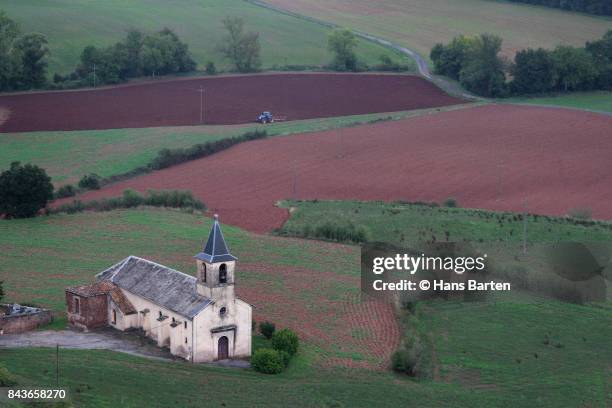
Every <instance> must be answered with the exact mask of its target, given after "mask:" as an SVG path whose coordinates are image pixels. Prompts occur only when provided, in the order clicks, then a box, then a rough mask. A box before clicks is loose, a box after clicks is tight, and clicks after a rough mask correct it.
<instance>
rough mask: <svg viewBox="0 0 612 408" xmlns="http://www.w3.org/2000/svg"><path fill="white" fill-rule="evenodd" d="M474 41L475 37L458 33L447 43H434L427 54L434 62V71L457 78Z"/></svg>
mask: <svg viewBox="0 0 612 408" xmlns="http://www.w3.org/2000/svg"><path fill="white" fill-rule="evenodd" d="M476 41H477V39H476V38H473V37H466V36H464V35H460V36H458V37H455V38H453V40H452V41H451V42H450V43H449V44H448V45H443V44H436V45H435V46H434V47H433V48H432V49H431V53H430V55H429V56H430V58H431V60H432V61H433V63H434V68H435V71H436V73H438V74H440V75H446V76H448V77H450V78H453V79H459V74H460V72H461V68H462V67H463V64H464V63H465V61H466V59H467V55H468V51H469V50H470V49H471V48H472V47H473V46H474V43H475V42H476Z"/></svg>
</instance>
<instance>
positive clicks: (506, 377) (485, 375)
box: [0, 203, 612, 408]
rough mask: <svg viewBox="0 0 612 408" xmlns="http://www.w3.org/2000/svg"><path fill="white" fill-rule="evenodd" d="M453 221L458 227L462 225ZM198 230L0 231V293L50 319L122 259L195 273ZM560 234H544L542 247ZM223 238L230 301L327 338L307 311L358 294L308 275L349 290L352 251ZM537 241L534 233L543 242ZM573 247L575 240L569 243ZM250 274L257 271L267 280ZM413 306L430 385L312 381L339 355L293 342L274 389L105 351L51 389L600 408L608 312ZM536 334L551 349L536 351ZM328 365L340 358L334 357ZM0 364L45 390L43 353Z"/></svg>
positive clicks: (47, 223)
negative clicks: (243, 297) (229, 263)
mask: <svg viewBox="0 0 612 408" xmlns="http://www.w3.org/2000/svg"><path fill="white" fill-rule="evenodd" d="M292 204H293V205H296V204H295V203H292ZM309 205H310V204H309ZM317 205H321V206H324V207H320V208H324V210H322V211H320V212H319V214H318V215H317V216H318V217H323V216H325V214H329V216H330V217H334V218H336V217H337V216H339V215H341V214H343V213H345V211H346V210H347V209H350V211H354V210H355V209H356V208H357V207H356V206H355V205H351V204H338V203H319V204H317ZM313 206H314V204H313ZM334 207H337V208H336V209H334ZM358 208H359V212H358V213H355V218H354V222H362V221H364V222H366V223H367V224H370V223H372V222H374V223H375V224H377V225H378V224H382V223H386V222H388V221H389V220H393V221H394V223H395V227H397V228H402V229H404V228H405V229H406V231H410V232H414V231H415V230H417V229H418V228H419V227H414V228H412V229H410V227H409V226H410V224H411V223H412V222H416V220H418V219H419V218H420V219H426V218H427V217H428V215H427V214H425V213H422V212H418V211H414V212H415V214H414V217H413V218H412V219H411V222H398V220H399V219H403V218H405V217H404V216H405V214H404V215H402V214H393V213H392V212H390V211H391V210H394V209H396V206H388V207H385V206H380V204H365V203H361V204H359V207H358ZM383 209H384V210H385V212H384V213H383V212H382V210H383ZM306 210H308V212H313V211H314V210H313V209H312V208H310V207H308V208H303V209H302V210H298V211H297V212H295V217H296V218H295V219H297V220H305V219H310V218H306V217H304V216H303V215H304V213H305V212H306ZM457 211H459V210H457ZM408 212H412V211H409V210H406V213H408ZM359 214H362V215H363V218H362V216H360V215H359ZM369 217H373V218H369ZM376 217H378V221H375V220H376V219H377V218H376ZM429 217H430V218H431V219H435V218H438V214H437V213H435V212H433V213H432V214H430V215H429ZM469 218H470V217H468V216H467V215H466V217H464V218H463V220H462V221H463V223H462V224H461V226H460V227H458V228H457V231H461V230H464V229H467V230H468V231H467V232H466V236H470V235H472V234H476V231H477V229H478V224H479V223H480V224H483V223H484V221H478V219H477V217H476V219H475V217H472V223H473V224H474V225H472V227H473V230H470V229H469V228H467V227H468V226H470V223H469V222H468V220H469ZM295 219H294V220H295ZM452 219H459V220H461V217H459V216H455V217H452ZM291 222H293V221H290V224H291ZM447 222H450V221H448V220H446V219H444V218H440V220H439V223H438V224H439V225H442V224H444V223H447ZM432 223H433V221H430V225H434V224H432ZM420 225H421V226H422V225H424V222H423V223H421V224H420ZM209 227H210V222H209V220H208V219H203V218H202V217H201V216H198V215H192V214H186V213H183V212H179V211H167V210H145V209H137V210H126V211H114V212H110V213H82V214H76V215H54V216H49V217H38V218H35V219H28V220H10V221H8V220H2V221H0V249H1V253H2V262H1V263H0V279H2V280H4V281H5V290H6V291H7V300H9V301H25V300H28V301H31V302H35V303H42V304H45V305H48V306H50V307H52V308H53V309H54V310H56V311H61V310H63V288H64V287H65V286H67V285H71V284H74V283H77V282H84V281H88V280H90V279H91V278H92V277H93V274H94V273H96V272H97V271H99V270H100V269H101V268H104V267H106V266H108V265H109V264H111V263H113V262H115V261H116V260H118V259H121V258H122V257H123V256H126V255H128V254H137V255H140V256H144V257H148V258H150V259H153V260H156V261H159V262H163V263H165V264H168V265H169V266H172V267H176V268H179V269H181V270H183V271H186V272H193V269H194V268H193V259H192V258H191V254H192V253H193V252H194V251H195V250H197V247H198V246H199V245H201V242H202V240H203V236H204V235H205V233H206V232H207V230H208V228H209ZM560 228H565V227H563V226H561V227H560ZM484 231H485V232H484V236H487V235H489V236H493V235H494V234H495V233H494V232H492V231H490V232H486V231H487V229H486V228H484ZM559 231H564V229H562V230H559ZM559 231H557V230H554V231H553V234H557V233H559ZM224 232H225V237H226V239H227V241H228V243H229V245H230V246H231V248H232V250H233V252H234V253H235V254H236V255H238V257H239V258H240V259H241V263H240V264H239V273H240V275H239V279H240V283H239V287H238V290H239V294H240V293H241V290H244V289H243V288H245V287H251V288H257V291H258V292H259V291H262V288H264V289H263V292H267V293H268V294H270V293H272V294H274V293H282V292H287V291H289V295H290V296H291V297H297V298H298V302H302V303H304V304H305V305H308V308H309V309H312V315H311V316H329V317H327V318H326V319H327V320H326V321H325V322H324V324H325V325H326V326H327V327H328V328H332V327H335V326H339V325H341V324H342V322H341V321H340V320H329V319H330V318H331V316H333V314H330V312H332V311H333V309H335V308H338V307H339V306H338V305H333V307H332V308H331V309H329V310H324V309H321V308H320V306H318V303H319V302H313V301H312V300H313V299H316V298H317V297H318V298H320V299H326V300H325V301H324V302H322V303H324V304H325V303H330V301H333V299H334V298H335V297H338V296H339V295H340V294H341V293H342V292H357V291H358V280H355V282H354V284H355V286H354V287H352V285H347V281H346V278H343V279H342V280H341V281H339V282H343V284H342V285H337V284H329V283H330V282H331V281H330V279H333V276H334V275H330V274H322V275H320V276H317V274H318V273H323V272H324V271H333V273H334V274H338V275H339V276H344V277H351V276H352V277H358V274H359V267H358V258H357V256H356V255H357V254H356V252H357V249H356V247H347V246H340V245H336V244H325V243H320V242H317V241H301V240H294V239H284V238H275V237H267V236H258V235H254V234H249V233H246V232H244V231H241V230H240V229H237V228H232V227H227V226H226V227H225V228H224ZM370 232H371V233H372V234H374V233H377V234H385V236H387V235H389V234H391V235H392V233H393V230H392V229H381V230H377V229H371V230H370ZM457 233H459V232H457ZM544 234H545V232H544V231H542V232H541V235H544ZM573 234H574V235H575V236H576V237H579V236H582V235H583V234H582V232H580V231H574V232H573ZM608 236H609V235H608ZM255 265H265V268H264V269H261V268H256V267H254V266H255ZM275 268H278V269H277V270H278V271H279V272H281V275H283V274H284V273H285V272H287V271H289V270H290V269H291V268H300V272H299V276H304V278H305V279H306V280H308V281H316V282H322V283H323V286H318V285H315V286H314V287H313V286H310V287H308V286H306V287H304V286H301V285H297V286H296V285H289V286H287V282H285V283H284V284H281V285H279V284H278V283H274V280H271V277H272V275H268V274H266V273H264V271H265V270H266V269H268V270H274V269H275ZM302 268H305V269H302ZM279 276H280V275H279ZM339 282H338V283H339ZM258 285H265V286H258ZM311 285H312V284H311ZM298 288H299V289H298ZM296 290H298V291H296ZM268 303H269V304H268V305H266V307H265V309H266V313H274V311H275V310H276V311H277V312H280V313H281V314H287V313H289V314H291V313H292V310H291V305H290V303H286V302H284V301H282V300H281V299H280V298H279V301H278V302H268ZM419 307H421V308H422V310H421V311H422V313H421V315H422V317H421V319H422V322H423V324H424V325H425V327H426V329H427V331H428V333H429V335H430V336H431V338H432V339H434V343H433V344H434V346H435V356H436V359H435V364H436V366H437V370H438V371H439V378H438V379H437V380H435V381H434V380H424V381H414V380H411V379H409V378H407V377H404V376H399V375H395V374H392V373H391V372H389V371H386V372H385V371H382V372H381V371H371V370H368V369H361V368H352V369H347V368H334V367H325V368H321V367H320V366H318V365H317V364H316V361H317V359H318V358H320V355H321V354H325V353H327V354H333V353H334V351H333V350H334V349H335V347H338V345H339V344H336V345H335V346H334V347H330V348H322V347H321V346H320V345H318V344H316V343H315V342H313V341H312V340H311V339H310V340H305V341H304V340H303V342H302V344H303V345H302V349H301V350H302V351H301V353H300V355H299V356H298V358H297V359H296V360H294V361H293V362H292V364H291V365H290V367H289V369H288V370H287V371H286V372H285V373H283V374H281V375H279V376H267V375H263V374H258V373H255V372H253V371H251V370H235V369H224V368H218V367H210V366H206V365H191V364H188V363H183V362H161V361H155V360H148V359H144V358H139V357H134V356H129V355H123V354H119V353H113V352H108V351H82V350H81V351H79V350H65V349H62V350H61V351H60V385H62V386H66V387H68V388H69V389H70V391H71V393H72V396H73V398H74V401H75V402H76V403H77V405H78V406H82V407H113V406H126V407H136V406H142V405H143V404H144V405H146V406H151V407H167V406H171V405H174V406H185V407H201V406H202V407H203V406H211V405H214V406H227V407H235V406H236V407H239V406H249V407H251V406H309V407H311V406H321V407H361V406H363V407H366V406H368V407H369V406H382V407H387V406H388V407H397V406H420V407H446V406H453V407H474V406H487V407H516V406H530V407H555V408H556V407H560V406H572V407H574V406H575V407H602V408H603V407H605V406H606V404H607V403H608V402H609V398H610V395H609V391H608V390H609V389H610V388H609V386H610V377H609V372H608V371H606V370H608V369H609V367H608V365H609V361H611V359H612V354H611V353H612V343H611V340H610V327H612V309H610V308H606V307H602V306H599V307H596V306H594V305H593V306H577V305H571V304H565V303H560V302H556V301H540V300H537V299H536V300H534V301H532V302H520V303H519V302H507V301H496V302H470V303H458V302H454V301H432V302H427V303H421V304H420V306H419ZM278 309H282V310H280V311H279V310H278ZM322 313H325V314H322ZM307 319H308V318H307V317H304V316H302V317H301V318H300V322H301V324H306V323H308V320H307ZM273 320H274V319H273ZM352 329H353V331H358V330H359V329H360V328H359V327H352ZM547 334H549V335H550V336H551V337H552V338H553V339H554V340H555V342H557V343H560V344H562V347H555V346H552V345H546V344H544V343H543V339H544V337H545V336H546V335H547ZM263 342H264V340H263V339H260V338H256V341H255V342H254V344H255V347H258V346H262V344H263ZM557 343H555V344H557ZM362 351H363V350H362ZM336 353H337V355H340V354H342V353H341V351H340V350H338V351H337V352H336ZM0 361H2V363H3V364H5V365H6V366H7V367H8V368H9V369H10V371H11V372H13V373H14V374H15V375H16V376H17V377H18V380H19V382H20V385H38V386H47V387H49V386H52V385H54V384H55V350H51V349H35V348H34V349H8V350H7V349H0Z"/></svg>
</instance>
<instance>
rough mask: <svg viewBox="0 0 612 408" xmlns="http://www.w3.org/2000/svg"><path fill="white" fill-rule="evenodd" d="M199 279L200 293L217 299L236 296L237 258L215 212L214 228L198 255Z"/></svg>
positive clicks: (227, 298)
mask: <svg viewBox="0 0 612 408" xmlns="http://www.w3.org/2000/svg"><path fill="white" fill-rule="evenodd" d="M195 258H196V264H197V267H198V276H197V277H198V279H197V283H196V288H197V291H198V293H199V294H201V295H203V296H206V297H207V298H210V299H216V300H217V301H220V300H224V301H228V300H230V299H233V298H234V269H235V267H236V261H237V260H238V258H236V257H235V256H234V255H232V254H230V252H229V248H228V247H227V244H226V243H225V238H223V232H222V231H221V226H220V225H219V216H218V215H216V214H215V220H214V222H213V226H212V229H211V230H210V233H209V234H208V240H207V241H206V244H205V245H204V249H203V251H202V252H200V253H198V254H197V255H196V256H195Z"/></svg>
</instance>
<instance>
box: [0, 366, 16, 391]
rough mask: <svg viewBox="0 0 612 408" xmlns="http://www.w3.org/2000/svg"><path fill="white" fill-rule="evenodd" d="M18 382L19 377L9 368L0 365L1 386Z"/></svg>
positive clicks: (8, 385) (10, 385)
mask: <svg viewBox="0 0 612 408" xmlns="http://www.w3.org/2000/svg"><path fill="white" fill-rule="evenodd" d="M16 384H17V379H16V378H15V376H14V375H13V374H11V373H10V372H9V370H8V369H7V368H6V367H4V366H2V365H0V387H12V386H13V385H16Z"/></svg>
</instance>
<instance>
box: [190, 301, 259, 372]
mask: <svg viewBox="0 0 612 408" xmlns="http://www.w3.org/2000/svg"><path fill="white" fill-rule="evenodd" d="M222 307H225V308H226V313H225V314H224V315H223V316H221V315H220V313H219V312H220V310H221V308H222ZM251 313H252V310H251V306H250V305H249V304H247V303H245V302H243V301H242V300H240V299H235V298H234V300H232V301H225V300H223V301H219V300H217V302H215V303H213V304H211V305H209V306H208V307H207V308H205V309H204V310H203V311H202V312H200V314H198V315H197V316H196V317H195V319H194V324H195V326H196V331H195V354H194V361H195V362H204V361H214V360H217V358H218V353H219V350H218V344H219V339H220V338H221V337H222V336H226V337H227V338H228V340H229V347H228V352H229V357H230V358H245V357H249V356H250V355H251V320H252V315H251ZM232 325H235V326H236V330H227V331H223V332H217V333H213V332H212V330H213V329H215V328H218V327H222V326H232Z"/></svg>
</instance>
